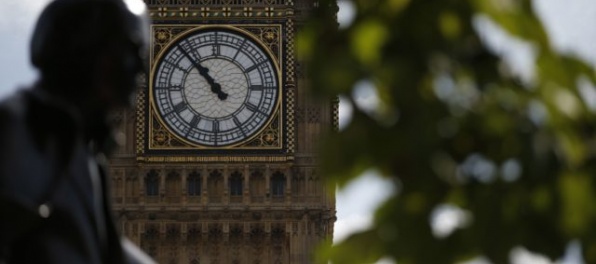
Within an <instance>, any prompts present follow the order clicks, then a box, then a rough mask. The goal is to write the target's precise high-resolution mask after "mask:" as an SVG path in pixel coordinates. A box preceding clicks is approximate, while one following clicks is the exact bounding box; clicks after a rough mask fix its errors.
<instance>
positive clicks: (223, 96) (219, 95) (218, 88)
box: [211, 82, 228, 101]
mask: <svg viewBox="0 0 596 264" xmlns="http://www.w3.org/2000/svg"><path fill="white" fill-rule="evenodd" d="M211 91H212V92H213V93H216V94H217V98H219V100H222V101H223V100H226V99H227V98H228V94H227V93H224V92H223V91H222V90H221V85H219V83H215V82H214V83H213V85H211Z"/></svg>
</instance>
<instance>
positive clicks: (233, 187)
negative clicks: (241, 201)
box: [230, 171, 242, 196]
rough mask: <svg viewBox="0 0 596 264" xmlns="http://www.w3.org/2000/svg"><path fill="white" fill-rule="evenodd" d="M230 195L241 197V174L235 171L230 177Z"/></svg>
mask: <svg viewBox="0 0 596 264" xmlns="http://www.w3.org/2000/svg"><path fill="white" fill-rule="evenodd" d="M230 195H232V196H240V195H242V174H241V173H240V172H237V171H236V172H234V173H232V175H231V177H230Z"/></svg>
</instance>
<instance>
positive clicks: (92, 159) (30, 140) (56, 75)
mask: <svg viewBox="0 0 596 264" xmlns="http://www.w3.org/2000/svg"><path fill="white" fill-rule="evenodd" d="M138 1H140V0H138ZM131 10H132V9H129V6H128V5H126V4H125V3H123V2H122V1H121V0H55V1H53V2H51V3H50V4H49V5H48V6H47V7H46V8H45V9H44V11H43V12H42V14H41V16H40V17H39V20H38V22H37V25H36V28H35V31H34V34H33V38H32V41H31V60H32V63H33V65H34V66H35V67H37V68H38V70H39V73H40V79H39V80H38V81H37V82H36V83H35V84H34V85H33V87H31V88H29V89H23V90H21V91H19V92H17V93H16V94H14V95H12V96H10V97H9V98H6V99H4V100H3V101H2V102H0V263H2V264H4V263H150V262H151V260H150V259H149V258H148V257H147V256H146V255H144V254H143V253H142V251H140V250H139V249H138V248H137V247H136V246H134V245H132V243H130V242H129V241H128V240H126V239H122V237H121V236H120V235H119V234H118V232H117V230H116V226H115V223H114V221H113V219H112V216H111V212H110V210H111V209H110V197H109V194H108V179H107V178H106V177H107V176H106V174H105V170H104V166H105V164H104V163H105V156H104V154H105V153H107V152H108V151H109V149H110V147H111V146H113V145H114V143H113V142H115V141H113V140H112V137H111V127H110V126H109V122H108V120H107V114H108V113H109V112H110V111H112V110H114V109H116V108H119V107H127V106H129V104H130V103H131V98H132V94H133V91H134V89H135V85H136V80H137V77H138V76H137V75H138V74H139V73H141V72H142V71H143V70H144V68H145V67H146V65H145V63H144V61H143V59H142V55H143V54H145V53H146V52H145V51H146V50H145V48H146V44H147V41H148V33H147V30H148V25H147V17H146V15H145V14H135V13H133V12H132V11H131Z"/></svg>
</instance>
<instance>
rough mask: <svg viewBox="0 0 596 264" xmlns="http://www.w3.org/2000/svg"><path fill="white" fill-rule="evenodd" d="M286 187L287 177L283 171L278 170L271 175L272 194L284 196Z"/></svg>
mask: <svg viewBox="0 0 596 264" xmlns="http://www.w3.org/2000/svg"><path fill="white" fill-rule="evenodd" d="M285 188H286V177H285V176H284V174H283V173H281V172H279V171H278V172H276V173H274V174H273V176H272V177H271V195H273V196H283V195H284V190H285Z"/></svg>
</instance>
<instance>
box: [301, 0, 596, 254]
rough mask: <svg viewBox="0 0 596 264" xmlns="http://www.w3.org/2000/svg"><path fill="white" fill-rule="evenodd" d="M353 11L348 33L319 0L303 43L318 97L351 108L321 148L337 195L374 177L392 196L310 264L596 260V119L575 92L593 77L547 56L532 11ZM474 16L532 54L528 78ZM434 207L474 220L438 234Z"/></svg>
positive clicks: (383, 1)
mask: <svg viewBox="0 0 596 264" xmlns="http://www.w3.org/2000/svg"><path fill="white" fill-rule="evenodd" d="M352 2H353V4H354V6H355V11H356V12H355V18H354V20H353V22H352V23H351V24H350V25H349V26H347V27H342V28H339V27H338V24H337V22H336V20H335V17H334V16H335V14H336V12H337V4H336V3H335V2H334V1H333V0H321V1H319V3H320V4H319V8H318V9H317V10H316V11H315V12H314V13H313V17H312V19H310V21H309V22H308V23H307V25H305V27H304V28H303V30H302V31H301V32H300V34H299V35H298V52H299V56H300V58H302V60H304V61H306V62H307V63H308V65H309V74H310V75H309V77H310V78H311V80H312V84H311V86H312V91H313V93H314V94H316V95H317V96H318V97H320V98H333V97H335V96H337V95H342V96H343V97H342V98H346V100H347V103H351V104H353V105H354V106H355V107H354V112H353V116H352V119H351V122H350V123H349V124H348V125H347V126H346V127H345V128H344V129H342V130H341V131H339V132H337V133H335V134H333V135H332V136H330V137H328V138H326V139H325V140H324V142H325V143H324V146H323V150H322V159H323V164H324V173H325V175H327V176H328V177H331V178H333V179H334V180H336V183H338V184H339V185H340V186H344V185H345V184H346V183H347V182H349V181H350V180H351V179H353V178H355V177H358V176H359V175H360V174H361V173H362V172H363V171H365V170H367V169H371V168H374V169H376V170H378V171H380V172H381V174H382V175H383V176H384V177H388V178H391V179H393V181H392V182H394V183H395V185H396V188H394V189H395V190H396V191H395V193H393V194H392V196H391V197H390V198H389V199H388V200H387V201H386V202H385V203H384V204H383V205H382V206H381V207H380V208H379V209H378V210H377V211H376V213H375V216H374V221H373V222H374V223H373V226H372V227H371V228H370V229H369V230H367V231H364V232H361V233H358V234H355V235H352V236H351V237H349V238H348V239H346V240H345V241H343V242H341V243H339V244H336V245H333V246H325V247H324V248H323V249H321V250H320V251H319V254H318V258H319V259H318V260H319V261H320V262H321V263H326V262H327V260H328V259H330V260H331V261H332V262H333V263H336V264H337V263H373V262H375V261H377V260H379V259H380V258H383V257H389V258H392V259H394V260H396V261H397V262H398V263H457V262H461V261H466V260H470V259H472V258H475V257H478V256H484V257H486V258H487V259H489V260H490V261H491V262H492V263H508V262H509V254H510V252H511V250H512V249H513V248H515V247H519V246H521V247H524V248H526V249H528V250H530V251H532V252H536V253H540V254H543V255H545V256H548V257H549V258H551V259H557V258H560V257H561V256H562V255H563V254H564V251H565V248H566V246H567V245H568V243H569V242H570V241H572V240H578V241H580V243H581V244H582V249H583V257H584V259H585V260H586V262H587V263H596V221H595V220H596V206H594V205H593V203H592V201H595V200H596V199H595V198H596V181H595V180H594V179H593V176H594V174H595V172H596V159H595V158H596V138H595V135H596V134H595V132H596V118H595V115H594V111H593V110H592V109H591V108H590V104H589V103H588V101H586V100H585V98H583V97H582V89H580V86H579V84H581V83H588V84H590V85H593V84H594V83H595V74H594V69H593V68H591V66H589V65H587V64H586V63H584V62H582V61H581V60H579V59H577V58H574V57H572V56H569V55H565V54H561V53H560V52H558V51H556V50H555V49H554V48H553V47H552V44H551V42H550V40H549V37H548V36H547V33H546V31H545V30H544V29H543V27H542V24H541V22H540V20H539V18H538V17H537V16H536V14H535V13H534V9H533V7H532V1H529V0H506V1H505V0H354V1H352ZM480 17H484V18H487V19H490V20H491V21H493V22H494V23H495V24H497V25H499V26H500V27H501V28H502V29H504V30H505V31H506V32H508V33H509V34H511V35H512V36H515V37H516V38H519V39H521V40H524V41H526V42H528V43H531V44H532V45H533V47H534V51H535V54H536V57H535V62H534V66H535V67H534V69H533V77H532V78H531V79H529V80H522V79H521V78H520V77H519V76H520V74H519V73H517V72H514V71H513V70H511V69H510V68H509V67H507V64H506V63H504V61H503V59H502V58H500V57H499V56H497V55H496V54H495V53H494V52H493V51H491V50H490V49H489V48H488V46H487V43H485V42H483V41H482V39H481V37H480V36H479V33H478V27H476V26H475V22H474V21H476V20H478V19H479V18H480ZM363 82H364V83H368V84H370V85H369V88H368V89H369V90H371V89H372V90H373V91H374V92H375V93H376V94H377V95H378V99H379V102H378V103H377V104H376V105H373V106H372V107H371V106H365V105H361V104H358V103H357V102H356V100H355V99H354V97H355V96H353V94H354V93H355V91H354V90H355V89H356V90H358V88H355V87H358V86H359V85H358V84H361V83H363ZM584 89H585V87H584ZM587 89H594V88H593V87H592V86H588V87H587ZM362 195H366V194H362ZM441 205H451V206H456V207H458V208H460V209H461V210H463V211H464V212H466V213H467V214H468V215H469V216H470V217H469V219H470V220H469V221H468V223H467V224H466V225H463V226H461V227H460V228H458V229H455V231H453V232H452V233H450V234H447V235H445V236H438V235H436V234H435V233H433V227H432V225H431V219H432V214H433V212H434V211H435V209H436V208H438V207H439V206H441Z"/></svg>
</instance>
